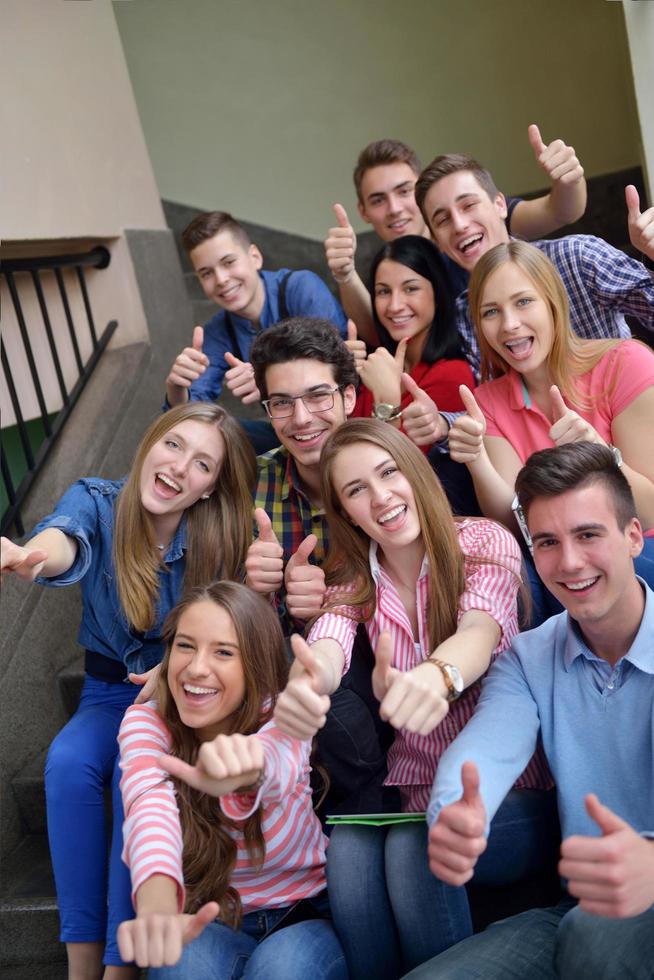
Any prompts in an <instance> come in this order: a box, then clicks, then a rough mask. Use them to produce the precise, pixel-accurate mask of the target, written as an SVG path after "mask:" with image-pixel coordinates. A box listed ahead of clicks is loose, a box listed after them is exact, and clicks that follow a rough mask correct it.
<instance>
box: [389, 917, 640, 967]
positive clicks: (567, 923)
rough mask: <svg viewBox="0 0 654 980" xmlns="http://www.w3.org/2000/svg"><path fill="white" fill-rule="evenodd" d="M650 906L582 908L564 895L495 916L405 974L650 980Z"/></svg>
mask: <svg viewBox="0 0 654 980" xmlns="http://www.w3.org/2000/svg"><path fill="white" fill-rule="evenodd" d="M653 977H654V908H651V909H650V910H649V911H648V912H643V914H642V915H637V916H634V917H633V918H631V919H606V918H604V917H603V916H596V915H589V914H588V913H587V912H582V910H581V909H580V908H578V907H577V906H575V905H574V904H573V902H572V901H571V900H570V899H565V900H564V901H562V902H559V904H558V905H557V906H555V907H554V908H549V909H531V910H530V911H529V912H523V913H522V914H521V915H514V916H512V917H511V918H510V919H504V920H503V921H502V922H496V923H494V924H493V925H492V926H489V927H488V929H486V931H485V932H482V933H480V934H479V935H478V936H473V937H472V938H470V939H466V940H465V942H463V943H461V944H460V945H459V946H454V947H453V948H452V949H448V950H447V951H446V952H445V953H442V954H441V955H440V956H437V957H435V958H434V959H433V960H431V961H430V962H429V963H423V965H422V966H420V967H418V969H417V970H413V971H412V972H411V973H410V974H408V975H407V976H406V977H405V980H409V978H410V980H525V978H529V980H622V978H625V980H626V978H629V980H652V978H653Z"/></svg>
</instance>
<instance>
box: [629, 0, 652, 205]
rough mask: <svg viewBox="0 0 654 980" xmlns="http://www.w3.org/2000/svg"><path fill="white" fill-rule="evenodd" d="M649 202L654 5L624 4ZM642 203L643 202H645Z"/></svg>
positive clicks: (631, 2)
mask: <svg viewBox="0 0 654 980" xmlns="http://www.w3.org/2000/svg"><path fill="white" fill-rule="evenodd" d="M624 15H625V21H626V26H627V38H628V41H629V53H630V55H631V67H632V71H633V78H634V88H635V91H636V103H637V105H638V117H639V121H640V134H641V152H642V156H643V160H644V164H645V183H646V185H647V186H648V190H649V200H650V202H652V200H653V199H654V198H653V195H654V4H652V3H634V2H633V0H626V2H624ZM641 203H642V202H641Z"/></svg>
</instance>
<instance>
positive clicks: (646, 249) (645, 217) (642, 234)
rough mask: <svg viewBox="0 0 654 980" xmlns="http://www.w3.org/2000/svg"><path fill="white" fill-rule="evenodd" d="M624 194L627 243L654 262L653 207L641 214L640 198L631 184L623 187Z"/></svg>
mask: <svg viewBox="0 0 654 980" xmlns="http://www.w3.org/2000/svg"><path fill="white" fill-rule="evenodd" d="M624 194H625V200H626V202H627V228H628V229H629V241H630V242H631V244H632V245H633V247H634V248H635V249H636V250H637V251H638V252H640V253H641V254H642V255H646V256H647V258H648V259H652V260H654V207H652V208H648V209H647V211H643V212H642V213H641V210H640V198H639V197H638V191H637V190H636V188H635V187H634V185H633V184H628V186H627V187H625V189H624Z"/></svg>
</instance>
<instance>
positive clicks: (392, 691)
mask: <svg viewBox="0 0 654 980" xmlns="http://www.w3.org/2000/svg"><path fill="white" fill-rule="evenodd" d="M392 656H393V645H392V640H391V636H390V634H389V633H385V632H384V633H382V634H381V635H380V637H379V641H378V643H377V646H376V648H375V667H374V670H373V672H372V689H373V692H374V694H375V697H376V698H377V700H378V701H380V702H381V703H380V705H379V717H380V718H381V719H382V720H383V721H387V722H388V723H389V724H390V725H392V726H393V728H397V729H402V728H403V729H405V731H407V732H414V733H415V734H416V735H429V733H430V732H432V731H433V730H434V728H436V726H437V725H439V724H440V723H441V721H442V720H443V718H444V717H445V715H446V714H447V712H448V710H449V703H448V700H447V693H448V692H447V688H446V686H445V681H444V680H443V679H442V676H441V674H440V671H439V670H434V665H433V664H426V663H421V664H418V666H417V667H413V668H412V670H397V669H396V668H395V667H391V661H392Z"/></svg>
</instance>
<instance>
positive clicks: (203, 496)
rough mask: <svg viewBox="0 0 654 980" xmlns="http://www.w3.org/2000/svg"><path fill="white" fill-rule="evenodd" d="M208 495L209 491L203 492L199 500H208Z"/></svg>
mask: <svg viewBox="0 0 654 980" xmlns="http://www.w3.org/2000/svg"><path fill="white" fill-rule="evenodd" d="M210 496H211V494H210V493H203V494H202V496H201V497H200V500H208V499H209V497H210Z"/></svg>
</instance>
